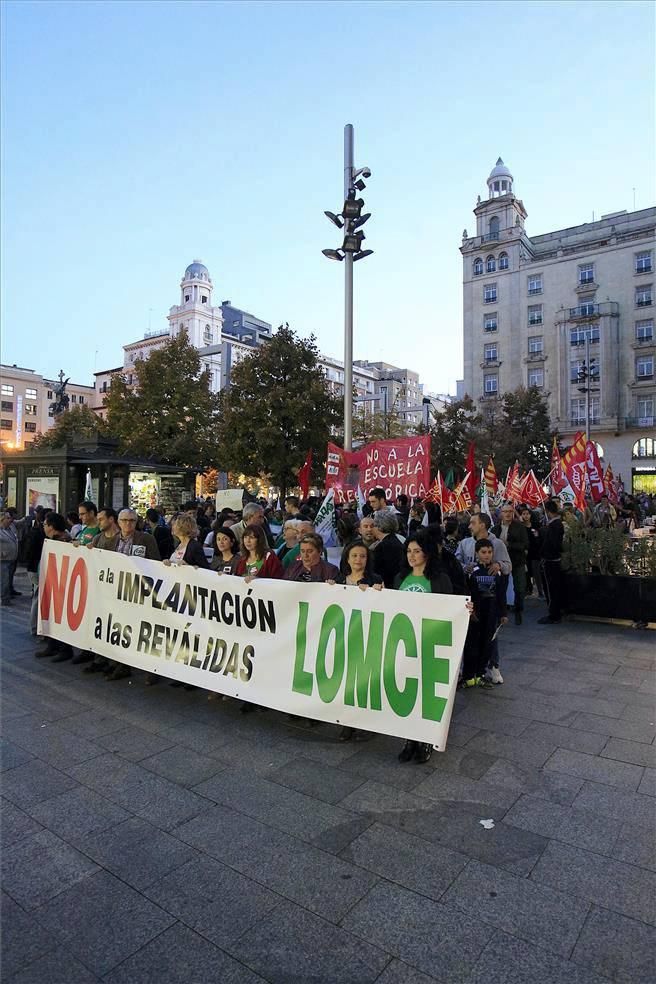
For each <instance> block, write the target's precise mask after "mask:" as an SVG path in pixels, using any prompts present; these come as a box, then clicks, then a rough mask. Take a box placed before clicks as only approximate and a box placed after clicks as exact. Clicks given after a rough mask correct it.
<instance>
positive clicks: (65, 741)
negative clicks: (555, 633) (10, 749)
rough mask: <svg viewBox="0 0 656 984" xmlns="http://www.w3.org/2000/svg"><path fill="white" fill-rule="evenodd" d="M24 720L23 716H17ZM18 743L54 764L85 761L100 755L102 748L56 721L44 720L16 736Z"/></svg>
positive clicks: (37, 756) (36, 755) (43, 759)
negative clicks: (22, 734) (20, 735)
mask: <svg viewBox="0 0 656 984" xmlns="http://www.w3.org/2000/svg"><path fill="white" fill-rule="evenodd" d="M18 720H19V721H24V720H25V718H19V719H18ZM16 741H17V742H18V743H19V744H23V743H24V747H26V748H28V749H29V751H30V752H31V753H32V754H33V755H34V756H35V757H36V758H39V759H41V760H42V761H44V762H48V763H50V764H51V765H54V766H60V765H69V764H71V763H75V762H85V761H87V759H94V758H95V757H96V756H97V755H100V754H101V753H102V751H103V749H102V748H101V747H100V745H96V744H94V742H91V741H89V740H88V739H87V738H80V737H79V736H78V735H72V734H70V733H69V732H68V731H65V730H64V728H63V727H62V726H61V723H58V722H57V721H53V722H49V721H48V722H44V723H42V724H41V725H39V726H38V728H36V729H34V728H29V729H28V730H26V734H25V736H24V737H18V736H17V737H16Z"/></svg>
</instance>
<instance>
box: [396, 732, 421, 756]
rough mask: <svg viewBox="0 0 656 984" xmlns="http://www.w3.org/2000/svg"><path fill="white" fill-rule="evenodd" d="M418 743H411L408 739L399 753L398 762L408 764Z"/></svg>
mask: <svg viewBox="0 0 656 984" xmlns="http://www.w3.org/2000/svg"><path fill="white" fill-rule="evenodd" d="M418 744H419V742H417V741H411V739H410V738H408V740H407V741H406V743H405V745H404V746H403V748H402V749H401V751H400V752H399V762H409V761H410V760H411V759H412V758H414V754H415V752H416V751H417V745H418Z"/></svg>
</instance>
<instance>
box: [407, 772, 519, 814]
mask: <svg viewBox="0 0 656 984" xmlns="http://www.w3.org/2000/svg"><path fill="white" fill-rule="evenodd" d="M488 774H489V773H488ZM414 792H415V793H417V794H418V795H421V796H427V797H430V798H431V799H434V800H445V801H448V802H454V803H475V804H477V805H478V806H479V807H480V809H481V810H482V813H486V815H489V816H494V813H492V812H491V811H492V810H493V809H494V808H495V807H497V808H499V809H504V810H507V809H509V808H510V807H511V806H512V804H513V803H514V802H515V800H516V799H517V796H518V793H517V792H515V791H514V790H512V789H509V788H506V787H504V786H501V785H499V784H497V783H494V782H489V781H488V779H487V777H486V778H485V779H479V780H476V779H468V778H467V777H466V776H454V775H445V774H439V773H435V772H434V773H433V774H432V775H430V776H429V777H428V779H425V780H424V781H423V782H422V783H420V784H419V785H418V786H416V787H415V789H414ZM481 815H482V814H481Z"/></svg>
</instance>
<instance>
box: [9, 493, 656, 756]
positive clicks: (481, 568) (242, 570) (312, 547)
mask: <svg viewBox="0 0 656 984" xmlns="http://www.w3.org/2000/svg"><path fill="white" fill-rule="evenodd" d="M319 505H320V500H318V499H313V498H310V499H308V500H307V501H306V502H301V501H300V500H299V499H298V497H296V496H293V495H292V496H288V497H287V498H286V499H285V502H284V511H282V510H275V509H274V508H273V507H272V506H271V505H270V504H269V503H267V502H266V500H261V501H256V502H249V503H247V504H246V505H245V506H244V507H243V510H242V511H241V514H238V513H236V512H234V511H233V510H231V509H223V510H221V511H220V512H218V513H217V511H216V509H215V506H214V503H213V502H212V501H203V500H192V501H189V502H187V503H185V504H184V505H182V506H181V507H180V509H179V510H178V511H176V512H175V513H173V514H172V515H169V516H166V515H165V514H164V511H163V510H162V509H160V508H151V509H148V511H147V512H146V514H145V516H144V517H140V516H138V514H137V513H136V512H135V511H134V510H132V509H122V510H120V511H119V512H117V511H116V510H114V509H112V508H110V507H104V508H101V509H100V510H98V509H97V507H96V505H95V503H93V502H90V501H84V502H81V503H80V505H79V507H78V509H77V510H76V511H73V512H70V513H69V514H68V515H67V516H63V515H61V514H59V513H56V512H53V511H49V510H47V509H44V508H43V507H40V506H37V508H36V509H35V510H34V514H33V515H30V516H28V517H25V519H23V520H18V519H17V516H16V512H15V510H5V511H4V512H3V513H2V514H0V561H1V572H2V581H1V583H2V605H3V606H4V605H9V604H11V601H12V598H13V597H14V596H15V595H17V594H19V593H20V592H18V591H17V590H16V589H15V587H14V583H13V578H14V573H15V570H16V565H17V562H18V558H19V555H21V556H22V558H23V560H24V562H25V565H26V567H27V573H28V575H29V579H30V583H31V587H32V605H31V611H30V629H31V632H32V634H33V635H36V634H37V614H38V613H37V600H38V579H39V569H40V562H41V555H42V551H43V545H44V543H45V540H46V539H53V540H60V541H64V542H71V543H73V544H74V545H76V546H79V547H86V548H89V549H97V550H110V551H116V552H118V553H122V554H125V555H131V556H138V557H143V558H146V559H149V560H157V561H162V562H163V563H164V564H166V565H188V566H192V567H194V568H201V569H203V570H208V571H214V572H216V573H217V574H221V575H229V576H235V577H243V578H245V579H246V581H249V580H252V579H253V578H274V579H285V580H289V581H301V582H323V583H328V584H343V585H351V586H353V587H357V588H359V589H360V590H363V591H366V590H374V591H380V590H383V589H385V590H394V591H411V592H415V593H428V594H430V593H434V594H459V595H463V596H465V595H466V596H468V597H469V598H470V601H469V602H467V607H468V610H469V613H470V620H469V628H468V632H467V638H466V642H465V647H464V653H463V660H462V672H461V678H460V683H459V685H460V686H461V687H462V688H463V689H465V690H469V689H471V688H474V687H494V686H498V685H500V684H503V676H502V673H501V667H500V656H499V638H498V637H499V631H500V628H501V627H502V626H504V625H505V624H506V623H507V622H508V619H509V611H510V610H512V613H513V614H514V622H515V624H516V625H518V626H520V625H521V624H522V620H523V614H524V610H525V600H526V598H527V597H530V596H532V595H533V596H537V597H539V598H544V599H545V601H546V603H547V613H546V614H545V615H544V616H543V617H541V618H539V619H538V623H539V624H541V625H552V624H555V623H558V622H560V621H561V619H562V614H563V607H564V599H563V592H562V572H561V558H562V552H563V543H564V540H565V538H566V536H567V530H568V528H570V529H571V526H572V524H580V525H592V526H597V527H606V528H608V527H618V528H621V529H623V530H624V531H625V532H627V533H628V532H630V531H631V530H632V529H633V528H634V527H635V526H636V525H641V524H642V523H643V522H644V519H645V517H646V516H653V515H654V514H656V501H655V499H654V497H650V496H638V497H631V496H624V497H623V498H622V501H621V504H620V505H617V506H614V505H612V504H611V503H610V502H609V501H608V499H607V498H606V497H603V498H602V500H601V501H600V502H599V503H598V504H597V505H593V504H592V503H590V504H588V505H586V509H585V510H584V511H582V512H579V511H577V510H575V509H574V508H573V507H572V506H571V505H564V506H563V505H562V504H561V503H560V502H559V501H558V500H557V499H551V500H548V501H547V502H545V503H544V505H543V506H542V507H541V508H540V509H539V510H535V509H531V508H529V506H528V505H526V504H521V503H520V504H518V505H514V504H512V503H507V502H505V503H501V504H500V505H499V506H498V507H497V508H495V509H494V510H492V512H493V515H488V514H486V513H482V512H481V510H480V506H478V505H474V506H473V507H472V509H471V512H459V513H457V514H456V515H450V516H446V517H442V515H441V511H440V508H439V506H437V505H436V504H434V503H432V502H424V501H422V500H421V499H416V500H414V501H413V502H410V501H409V500H408V498H407V497H406V496H404V495H400V496H398V497H397V498H396V500H395V501H394V502H393V503H391V502H389V501H388V500H387V498H386V495H385V490H384V489H382V488H373V489H371V490H370V491H369V495H368V500H367V502H366V504H364V505H363V507H362V508H361V509H358V507H357V506H356V503H347V504H345V505H343V506H339V507H337V510H336V524H335V526H336V534H337V539H338V542H339V545H340V547H341V551H342V552H341V561H340V564H339V566H338V565H336V564H333V563H330V562H329V560H328V555H327V551H326V548H325V545H324V540H323V538H322V537H321V536H320V535H319V534H318V533H317V531H316V529H315V526H314V519H315V516H316V513H317V510H318V507H319ZM509 601H510V604H509ZM35 656H36V657H37V658H40V659H41V658H46V657H49V658H51V659H52V661H53V662H63V661H66V660H70V661H71V662H72V663H73V664H85V666H84V671H83V672H85V673H101V672H102V673H103V674H104V676H105V679H107V680H112V681H115V680H120V679H123V678H124V677H128V676H130V675H131V673H132V670H131V668H130V667H129V666H127V665H126V664H122V663H118V662H114V661H112V660H109V659H106V658H104V657H102V656H98V655H95V656H94V654H92V653H88V652H84V651H81V650H78V649H75V648H74V647H72V646H70V645H67V644H65V643H62V642H59V641H57V640H55V639H52V638H44V639H43V640H42V646H41V648H40V649H38V650H37V651H36V653H35ZM145 682H146V684H148V685H152V684H153V683H157V682H158V677H156V676H155V675H153V674H146V676H145ZM172 685H175V686H182V685H183V684H180V683H177V682H174V683H173V684H172ZM185 686H187V687H190V685H185ZM190 689H193V688H190ZM210 696H211V697H212V698H214V697H215V696H216V695H214V694H211V695H210ZM254 709H256V705H254V704H249V703H247V702H246V703H244V704H243V705H242V710H243V711H244V712H247V711H250V710H254ZM361 737H366V734H365V733H364V732H358V731H356V729H353V728H343V729H342V732H341V733H340V740H343V741H348V740H352V739H355V740H357V739H358V738H361ZM431 753H432V746H431V745H429V744H424V743H419V742H415V741H407V742H406V743H405V745H404V747H403V749H402V751H401V752H400V754H399V760H400V761H402V762H408V761H411V760H413V761H416V762H426V761H428V759H429V758H430V756H431Z"/></svg>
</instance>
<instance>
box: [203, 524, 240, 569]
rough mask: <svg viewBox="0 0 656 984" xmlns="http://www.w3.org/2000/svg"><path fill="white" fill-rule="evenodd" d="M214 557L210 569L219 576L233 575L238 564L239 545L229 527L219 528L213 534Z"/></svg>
mask: <svg viewBox="0 0 656 984" xmlns="http://www.w3.org/2000/svg"><path fill="white" fill-rule="evenodd" d="M213 538H214V543H213V544H212V546H213V547H214V556H213V557H212V559H211V561H210V567H211V569H212V570H213V571H218V573H219V574H234V573H235V572H236V570H237V564H238V563H239V560H240V558H239V543H238V542H237V537H236V536H235V534H234V533H233V532H232V530H231V529H230V527H229V526H224V527H221V528H219V529H218V530H217V531H216V533H214V534H213Z"/></svg>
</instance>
